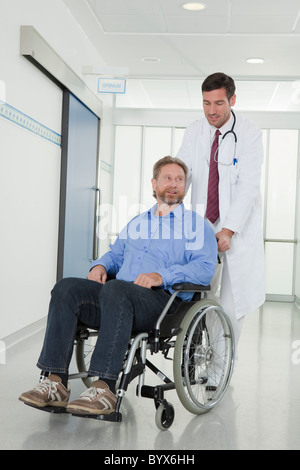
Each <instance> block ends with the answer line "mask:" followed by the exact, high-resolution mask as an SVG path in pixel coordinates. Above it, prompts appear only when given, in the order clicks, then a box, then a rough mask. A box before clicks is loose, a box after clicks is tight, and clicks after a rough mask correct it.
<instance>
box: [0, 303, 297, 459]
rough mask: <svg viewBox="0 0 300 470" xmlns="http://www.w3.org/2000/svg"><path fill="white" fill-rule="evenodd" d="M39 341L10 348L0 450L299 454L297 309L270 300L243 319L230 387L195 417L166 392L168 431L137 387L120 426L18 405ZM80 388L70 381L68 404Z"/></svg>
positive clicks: (0, 395)
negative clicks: (170, 409) (171, 417)
mask: <svg viewBox="0 0 300 470" xmlns="http://www.w3.org/2000/svg"><path fill="white" fill-rule="evenodd" d="M42 340H43V334H41V333H40V334H38V335H35V336H33V337H31V338H30V339H26V340H24V341H23V342H21V343H19V344H18V345H17V346H14V347H12V348H11V349H10V350H9V351H8V352H7V357H6V364H2V365H0V422H1V426H0V449H31V450H32V449H33V450H35V449H53V450H55V449H71V450H72V449H79V450H80V449H86V450H90V449H105V450H127V449H128V450H131V449H137V450H140V449H145V450H146V449H147V450H157V451H159V450H173V451H175V450H202V449H225V450H227V449H234V450H238V449H253V450H254V449H300V431H299V429H300V363H298V362H300V310H299V309H298V308H297V307H296V306H295V305H294V304H290V303H272V302H267V303H266V304H265V306H264V307H263V308H262V309H261V310H260V311H257V312H255V313H253V314H252V315H249V316H248V317H247V318H246V320H245V323H244V328H243V332H242V336H241V340H240V345H239V361H238V364H237V366H236V369H235V372H234V375H233V378H232V381H231V384H230V386H229V389H228V391H227V393H226V395H225V397H224V398H223V399H222V401H221V402H220V403H219V405H217V406H216V407H215V408H214V409H213V410H211V411H210V412H209V413H207V414H204V415H199V416H195V415H192V414H190V413H189V412H188V411H186V410H185V408H183V406H182V405H181V403H180V402H179V399H178V397H177V395H176V392H175V391H172V392H168V396H167V398H168V400H169V401H170V402H171V403H172V404H173V406H174V407H175V412H176V416H175V421H174V423H173V425H172V427H171V428H170V429H169V430H167V431H164V432H162V431H159V429H158V428H157V427H156V424H155V407H154V404H153V401H152V400H149V399H147V398H138V397H136V396H135V382H133V383H132V384H131V385H130V387H129V390H128V393H127V395H126V397H125V399H123V403H122V410H121V411H122V414H123V420H122V423H109V422H102V421H97V420H89V419H80V418H76V417H74V416H70V415H52V414H49V413H45V412H42V411H39V410H35V409H32V408H30V407H28V406H26V405H24V404H23V403H21V402H20V401H18V396H19V394H20V393H21V392H23V391H25V390H27V389H29V388H31V387H32V386H33V385H34V384H35V383H36V382H37V379H38V370H37V369H36V367H35V361H36V359H37V355H38V353H39V351H40V348H41V344H42ZM164 361H165V360H164ZM167 365H168V366H169V364H167ZM150 374H151V375H152V376H153V374H152V373H151V372H150ZM151 375H150V376H149V380H150V382H151V381H152V380H153V379H152V377H151ZM153 378H154V379H155V377H154V376H153ZM155 380H156V379H155ZM83 389H84V386H83V385H82V383H81V381H79V380H76V381H73V382H72V396H71V399H74V398H77V396H78V395H79V394H80V393H81V392H82V391H83Z"/></svg>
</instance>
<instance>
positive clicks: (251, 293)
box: [177, 73, 265, 344]
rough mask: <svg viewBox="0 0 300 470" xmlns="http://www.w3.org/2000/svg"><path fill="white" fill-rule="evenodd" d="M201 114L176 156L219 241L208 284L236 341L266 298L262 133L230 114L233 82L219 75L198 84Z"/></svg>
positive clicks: (186, 134)
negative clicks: (217, 292)
mask: <svg viewBox="0 0 300 470" xmlns="http://www.w3.org/2000/svg"><path fill="white" fill-rule="evenodd" d="M202 96H203V109H204V114H205V118H204V119H202V120H200V121H196V122H194V123H192V124H191V125H190V126H189V127H188V128H187V129H186V131H185V134H184V138H183V141H182V145H181V148H180V150H179V152H178V155H177V156H178V157H179V158H181V160H183V161H184V162H185V163H186V165H187V166H188V169H189V180H188V184H192V204H193V206H194V208H195V205H196V204H197V205H203V207H204V210H205V212H204V213H205V216H206V218H207V219H208V220H209V221H210V223H211V224H212V227H213V229H214V231H215V234H216V237H217V239H218V249H219V252H220V253H221V258H222V263H221V265H220V268H219V269H217V271H216V273H215V276H214V279H213V280H212V288H213V289H215V290H216V286H217V287H218V285H220V287H221V289H220V303H221V305H222V307H223V308H224V310H225V311H226V312H227V314H228V315H229V317H230V319H231V321H232V324H233V328H234V332H235V339H236V344H237V342H238V339H239V336H240V333H241V328H242V324H243V320H244V317H245V315H246V314H248V313H250V312H253V311H254V310H256V309H257V308H258V307H260V306H261V305H262V304H263V303H264V301H265V288H264V277H265V276H264V247H263V233H262V202H261V195H260V180H261V165H262V162H263V147H262V139H261V131H260V130H259V129H258V128H257V127H256V126H255V125H254V124H253V123H251V122H250V121H248V120H247V119H245V118H244V117H242V116H240V115H238V114H237V115H235V114H234V113H233V111H232V109H231V108H232V107H233V106H234V104H235V102H236V95H235V84H234V81H233V79H232V78H231V77H229V76H227V75H225V74H223V73H214V74H212V75H210V76H208V77H207V78H206V79H205V80H204V82H203V84H202Z"/></svg>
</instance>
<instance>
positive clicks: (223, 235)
mask: <svg viewBox="0 0 300 470" xmlns="http://www.w3.org/2000/svg"><path fill="white" fill-rule="evenodd" d="M233 234H234V232H233V231H232V230H229V229H228V228H223V229H222V230H221V232H218V233H216V238H217V240H218V251H220V252H221V253H222V252H224V251H228V250H230V247H231V238H232V236H233Z"/></svg>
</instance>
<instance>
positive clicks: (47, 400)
mask: <svg viewBox="0 0 300 470" xmlns="http://www.w3.org/2000/svg"><path fill="white" fill-rule="evenodd" d="M70 393H71V392H70V390H67V389H66V387H65V386H64V385H63V384H62V383H61V382H60V379H59V377H57V376H56V375H53V374H51V375H49V377H48V379H46V380H43V381H42V382H40V383H38V384H37V385H36V386H35V387H34V388H33V389H32V390H29V391H28V392H25V393H22V395H21V396H20V397H19V400H21V401H23V402H24V403H26V404H27V405H31V406H36V407H38V408H44V407H46V406H55V407H62V408H66V406H67V404H68V401H69V397H70Z"/></svg>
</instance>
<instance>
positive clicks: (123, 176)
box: [112, 126, 142, 233]
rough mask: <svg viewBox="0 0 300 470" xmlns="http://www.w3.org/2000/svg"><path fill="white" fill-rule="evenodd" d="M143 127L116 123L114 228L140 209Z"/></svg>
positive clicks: (118, 226) (119, 228)
mask: <svg viewBox="0 0 300 470" xmlns="http://www.w3.org/2000/svg"><path fill="white" fill-rule="evenodd" d="M141 156H142V127H141V126H117V127H116V139H115V162H114V190H113V216H114V219H113V220H112V222H113V224H112V232H114V233H115V232H116V233H119V232H120V230H121V229H122V228H123V227H124V226H125V225H126V224H127V222H128V221H129V220H130V219H132V217H134V216H135V215H137V214H138V213H139V202H140V187H141V158H142V157H141Z"/></svg>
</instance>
